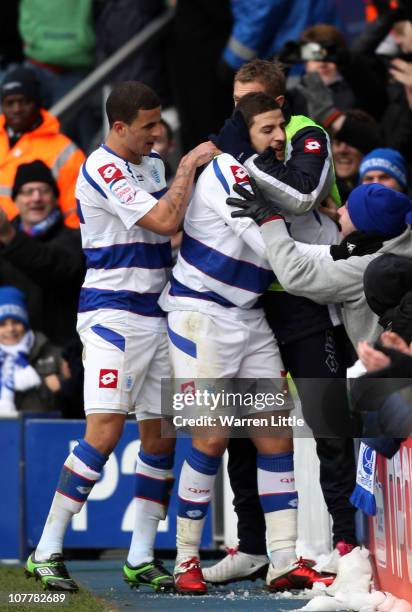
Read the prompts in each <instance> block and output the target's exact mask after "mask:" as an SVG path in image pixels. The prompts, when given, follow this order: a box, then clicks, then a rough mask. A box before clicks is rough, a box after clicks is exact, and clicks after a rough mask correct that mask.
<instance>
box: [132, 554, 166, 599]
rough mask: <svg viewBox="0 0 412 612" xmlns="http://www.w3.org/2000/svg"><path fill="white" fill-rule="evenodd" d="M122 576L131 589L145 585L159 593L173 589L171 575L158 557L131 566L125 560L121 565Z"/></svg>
mask: <svg viewBox="0 0 412 612" xmlns="http://www.w3.org/2000/svg"><path fill="white" fill-rule="evenodd" d="M123 577H124V580H125V582H127V584H128V585H130V588H131V589H133V588H135V589H138V588H139V586H141V585H146V586H149V587H151V588H152V589H154V590H155V591H158V592H160V593H167V592H173V591H174V590H175V583H174V580H173V576H172V575H171V574H170V572H168V571H167V569H166V568H165V567H164V565H163V563H162V562H161V561H159V560H158V559H154V560H153V561H149V562H148V563H141V564H140V565H136V566H135V567H132V566H131V565H129V564H128V562H127V561H126V563H125V564H124V566H123Z"/></svg>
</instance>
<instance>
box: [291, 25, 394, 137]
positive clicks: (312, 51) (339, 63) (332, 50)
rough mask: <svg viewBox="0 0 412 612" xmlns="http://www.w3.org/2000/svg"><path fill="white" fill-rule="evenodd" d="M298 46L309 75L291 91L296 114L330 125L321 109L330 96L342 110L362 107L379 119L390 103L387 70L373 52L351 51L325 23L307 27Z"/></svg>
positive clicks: (332, 103)
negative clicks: (387, 93) (388, 99)
mask: <svg viewBox="0 0 412 612" xmlns="http://www.w3.org/2000/svg"><path fill="white" fill-rule="evenodd" d="M297 45H298V51H299V55H300V56H301V58H302V60H305V61H304V65H305V71H306V75H305V76H304V77H303V78H302V80H301V82H300V84H299V85H298V87H297V88H296V89H294V90H292V91H291V92H290V94H289V99H290V100H291V104H292V108H293V112H294V113H295V114H305V115H306V114H309V115H310V116H311V117H312V118H313V119H314V120H315V121H318V122H320V123H322V124H323V125H325V127H328V126H327V124H325V122H324V119H325V118H324V117H322V110H323V108H324V106H325V102H326V101H327V100H329V99H330V102H331V105H333V107H334V109H339V110H340V112H342V111H346V110H349V109H352V108H359V109H362V110H364V111H366V112H368V113H370V114H371V115H372V116H374V117H375V119H379V117H380V116H381V115H382V113H383V111H384V110H385V107H386V102H387V96H386V87H385V83H386V80H385V76H386V72H385V69H384V68H383V66H382V65H381V64H380V62H379V61H378V60H377V59H376V58H375V56H374V55H373V54H370V55H366V54H358V53H353V52H351V51H350V49H348V46H347V43H346V40H345V38H344V36H343V34H342V33H341V32H340V30H339V29H338V28H336V27H335V26H333V25H328V24H323V23H321V24H317V25H314V26H312V27H310V28H307V29H306V30H305V31H304V32H303V33H302V36H301V42H300V43H297ZM313 98H315V104H313V105H312V104H311V101H312V99H313Z"/></svg>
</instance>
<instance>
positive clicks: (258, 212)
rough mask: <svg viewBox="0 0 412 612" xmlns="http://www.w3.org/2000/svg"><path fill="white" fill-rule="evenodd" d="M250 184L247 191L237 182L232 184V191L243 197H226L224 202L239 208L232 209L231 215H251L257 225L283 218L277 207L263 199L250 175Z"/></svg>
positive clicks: (236, 216) (235, 216)
mask: <svg viewBox="0 0 412 612" xmlns="http://www.w3.org/2000/svg"><path fill="white" fill-rule="evenodd" d="M250 184H251V187H252V190H253V191H249V190H248V189H245V188H244V187H242V186H241V185H238V184H237V183H236V184H235V185H233V191H236V193H237V194H238V195H240V196H241V197H242V198H244V199H242V200H241V199H239V198H227V200H226V204H228V205H229V206H236V208H240V209H241V210H234V211H233V212H232V213H231V216H232V217H233V218H234V219H236V218H242V217H251V218H252V219H253V220H254V221H255V222H256V223H257V224H258V225H263V223H266V222H267V221H272V220H275V219H282V220H283V217H282V215H281V213H280V210H279V208H277V206H275V205H274V204H272V203H271V202H268V201H267V200H266V199H265V197H264V195H263V194H262V192H261V190H260V189H259V187H258V185H257V183H256V181H255V179H254V178H253V177H250Z"/></svg>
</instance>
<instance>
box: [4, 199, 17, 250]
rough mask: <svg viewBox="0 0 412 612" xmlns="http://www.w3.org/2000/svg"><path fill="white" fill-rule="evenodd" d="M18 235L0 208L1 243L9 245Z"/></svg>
mask: <svg viewBox="0 0 412 612" xmlns="http://www.w3.org/2000/svg"><path fill="white" fill-rule="evenodd" d="M15 235H16V230H15V229H14V227H13V226H12V224H11V223H10V221H9V220H8V219H7V215H6V213H5V212H4V210H3V209H2V208H0V242H2V243H3V244H7V243H8V242H10V241H11V240H13V238H14V236H15Z"/></svg>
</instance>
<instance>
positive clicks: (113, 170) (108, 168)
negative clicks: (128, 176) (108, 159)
mask: <svg viewBox="0 0 412 612" xmlns="http://www.w3.org/2000/svg"><path fill="white" fill-rule="evenodd" d="M97 171H98V173H99V174H100V176H101V177H102V179H103V180H104V182H105V183H111V182H112V181H115V180H117V179H121V178H123V174H122V171H121V170H120V168H118V167H117V166H116V165H115V164H105V165H104V166H101V167H100V168H98V170H97Z"/></svg>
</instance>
